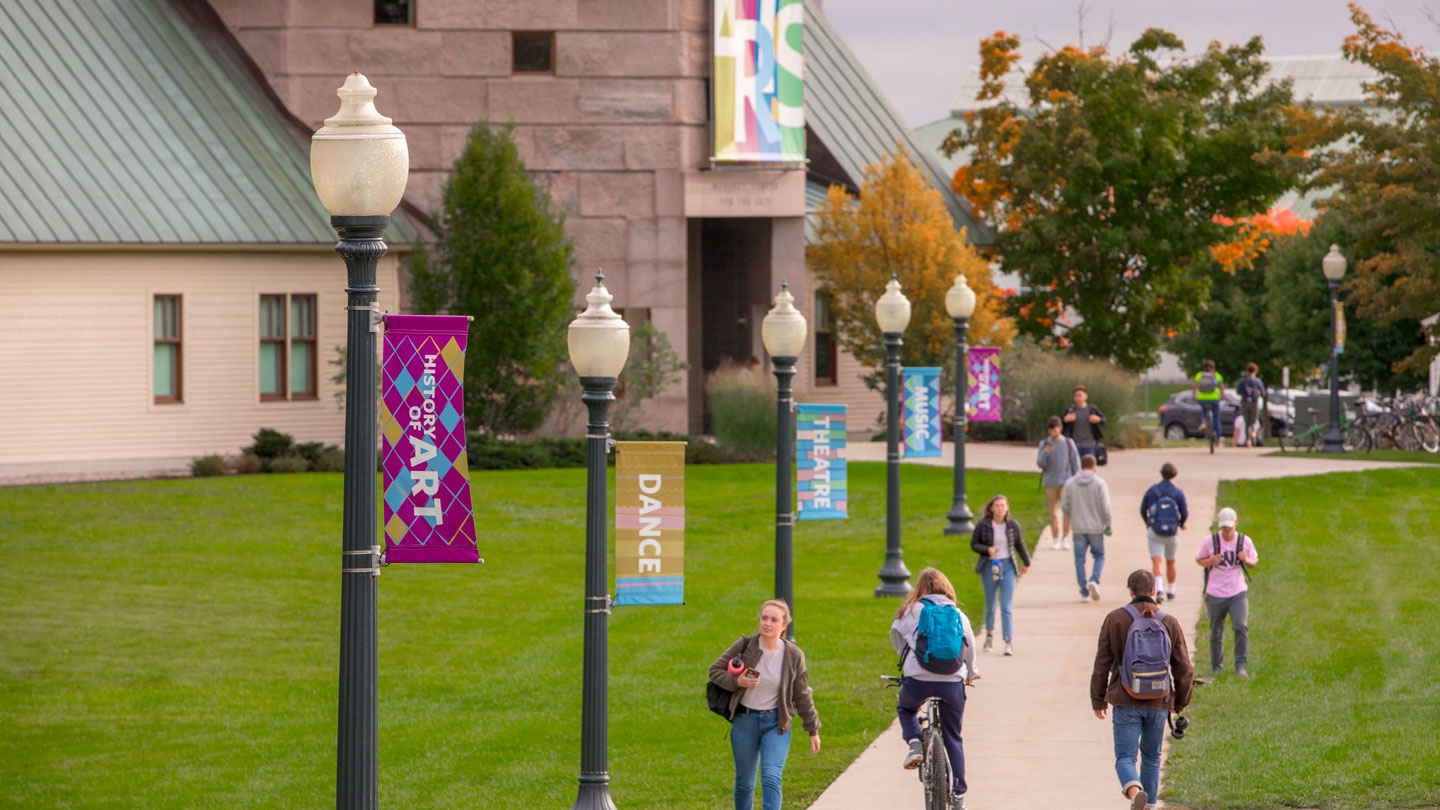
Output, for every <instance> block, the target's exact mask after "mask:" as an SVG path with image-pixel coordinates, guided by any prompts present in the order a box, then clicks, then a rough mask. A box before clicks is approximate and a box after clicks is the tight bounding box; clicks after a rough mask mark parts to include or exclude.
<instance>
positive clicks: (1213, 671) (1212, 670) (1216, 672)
mask: <svg viewBox="0 0 1440 810" xmlns="http://www.w3.org/2000/svg"><path fill="white" fill-rule="evenodd" d="M1223 672H1225V669H1224V667H1211V668H1210V674H1211V675H1212V676H1214V677H1216V678H1218V677H1220V675H1221V674H1222V673H1223Z"/></svg>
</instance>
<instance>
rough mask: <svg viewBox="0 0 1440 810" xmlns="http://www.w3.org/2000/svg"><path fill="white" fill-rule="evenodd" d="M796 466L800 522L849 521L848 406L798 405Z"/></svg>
mask: <svg viewBox="0 0 1440 810" xmlns="http://www.w3.org/2000/svg"><path fill="white" fill-rule="evenodd" d="M796 412H797V417H796V420H795V439H796V441H795V464H796V467H798V469H797V470H796V476H795V477H796V478H797V479H798V481H797V485H798V486H797V494H798V496H799V498H798V500H799V516H798V519H799V520H844V519H845V518H847V517H849V513H848V507H849V504H848V500H849V492H848V489H849V483H848V478H847V475H846V472H847V471H846V468H845V406H844V405H799V406H797V407H796Z"/></svg>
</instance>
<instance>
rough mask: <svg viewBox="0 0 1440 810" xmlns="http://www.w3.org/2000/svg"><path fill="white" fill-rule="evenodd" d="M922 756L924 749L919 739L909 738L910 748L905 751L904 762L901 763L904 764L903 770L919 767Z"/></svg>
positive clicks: (923, 756)
mask: <svg viewBox="0 0 1440 810" xmlns="http://www.w3.org/2000/svg"><path fill="white" fill-rule="evenodd" d="M924 758H925V751H924V749H922V748H921V747H920V741H919V740H918V739H917V740H911V741H910V750H909V751H907V752H905V762H904V763H902V764H904V766H905V770H907V771H913V770H915V769H916V768H918V767H920V760H922V759H924Z"/></svg>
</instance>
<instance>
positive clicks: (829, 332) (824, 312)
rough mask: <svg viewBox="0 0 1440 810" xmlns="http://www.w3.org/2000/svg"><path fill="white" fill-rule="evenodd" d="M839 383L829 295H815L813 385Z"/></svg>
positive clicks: (837, 358) (822, 293)
mask: <svg viewBox="0 0 1440 810" xmlns="http://www.w3.org/2000/svg"><path fill="white" fill-rule="evenodd" d="M839 382H840V351H839V344H838V343H837V342H836V340H835V322H834V320H832V319H831V317H830V294H829V293H827V292H818V293H816V294H815V384H816V385H836V384H838V383H839Z"/></svg>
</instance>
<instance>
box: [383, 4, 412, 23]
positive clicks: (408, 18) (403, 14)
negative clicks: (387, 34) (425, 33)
mask: <svg viewBox="0 0 1440 810" xmlns="http://www.w3.org/2000/svg"><path fill="white" fill-rule="evenodd" d="M375 24H376V25H414V24H415V3H414V0H375Z"/></svg>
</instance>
